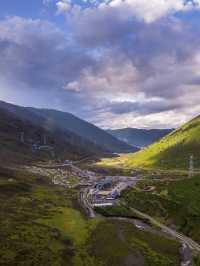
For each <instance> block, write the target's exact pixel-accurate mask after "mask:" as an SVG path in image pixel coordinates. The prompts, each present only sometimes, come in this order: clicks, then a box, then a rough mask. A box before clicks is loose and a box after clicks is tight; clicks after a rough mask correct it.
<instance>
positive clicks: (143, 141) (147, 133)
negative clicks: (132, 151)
mask: <svg viewBox="0 0 200 266" xmlns="http://www.w3.org/2000/svg"><path fill="white" fill-rule="evenodd" d="M172 130H173V129H150V130H147V129H137V128H123V129H116V130H107V132H108V133H110V134H111V135H112V136H114V137H116V138H118V139H119V140H121V141H124V142H126V143H128V144H129V145H132V146H135V147H139V148H143V147H146V146H148V145H150V144H152V143H153V142H155V141H157V140H159V139H161V138H162V137H164V136H165V135H167V134H169V133H170V132H171V131H172Z"/></svg>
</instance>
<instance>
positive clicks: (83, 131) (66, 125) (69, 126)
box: [0, 101, 138, 153]
mask: <svg viewBox="0 0 200 266" xmlns="http://www.w3.org/2000/svg"><path fill="white" fill-rule="evenodd" d="M0 107H1V108H3V109H4V110H7V111H9V112H11V113H14V114H15V116H17V117H18V118H20V119H25V120H27V121H29V122H31V123H32V124H34V125H37V126H42V127H44V128H45V129H46V130H48V131H51V132H52V131H53V132H54V131H55V130H59V131H62V132H63V133H64V134H65V133H66V134H69V133H70V134H72V135H73V134H75V135H76V136H79V137H80V138H81V139H82V141H83V142H84V141H85V142H86V143H88V144H89V143H90V145H88V147H91V146H97V147H98V148H100V149H101V150H104V151H106V152H111V153H112V152H117V153H120V152H134V151H137V150H138V149H137V148H135V147H131V146H130V145H128V144H127V143H124V142H122V141H120V140H118V139H116V138H115V137H113V136H111V135H110V134H109V133H107V132H106V131H104V130H102V129H100V128H98V127H96V126H94V125H92V124H90V123H88V122H86V121H84V120H81V119H79V118H77V117H75V116H74V115H72V114H70V113H66V112H61V111H56V110H47V109H36V108H26V107H21V106H16V105H12V104H8V103H5V102H1V101H0ZM75 143H76V144H78V143H77V142H75Z"/></svg>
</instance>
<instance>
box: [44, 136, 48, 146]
mask: <svg viewBox="0 0 200 266" xmlns="http://www.w3.org/2000/svg"><path fill="white" fill-rule="evenodd" d="M43 140H44V146H46V145H47V137H46V135H44V139H43Z"/></svg>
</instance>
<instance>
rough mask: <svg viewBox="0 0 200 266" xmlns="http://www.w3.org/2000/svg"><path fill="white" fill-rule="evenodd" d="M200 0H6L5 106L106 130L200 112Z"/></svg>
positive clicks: (2, 32)
mask: <svg viewBox="0 0 200 266" xmlns="http://www.w3.org/2000/svg"><path fill="white" fill-rule="evenodd" d="M199 25H200V0H190V1H189V0H29V1H27V0H1V1H0V100H3V101H7V102H11V103H15V104H18V105H23V106H35V107H42V108H53V109H58V110H62V111H66V112H70V113H73V114H75V115H77V116H78V117H80V118H82V119H85V120H87V121H89V122H91V123H94V124H95V125H97V126H100V127H102V128H113V129H114V128H124V127H137V128H171V127H178V126H179V125H181V124H182V123H184V122H186V121H188V120H189V119H191V118H193V117H195V116H197V115H199V114H200V104H199V103H200V27H199Z"/></svg>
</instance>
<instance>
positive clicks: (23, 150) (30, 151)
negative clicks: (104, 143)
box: [0, 108, 103, 164]
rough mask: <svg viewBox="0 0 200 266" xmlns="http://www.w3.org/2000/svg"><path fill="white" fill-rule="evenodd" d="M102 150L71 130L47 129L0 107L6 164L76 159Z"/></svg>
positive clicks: (1, 153)
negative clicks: (52, 159)
mask: <svg viewBox="0 0 200 266" xmlns="http://www.w3.org/2000/svg"><path fill="white" fill-rule="evenodd" d="M102 152H103V151H102V150H101V148H100V147H97V146H95V145H93V144H92V143H90V142H89V141H83V140H82V139H81V138H80V137H79V136H76V135H75V134H72V133H70V132H69V133H67V132H65V134H64V133H63V132H62V131H59V130H57V129H54V130H48V129H47V128H45V127H41V126H39V125H36V124H34V123H31V122H30V121H28V120H25V119H19V118H18V117H17V116H16V115H15V114H14V113H11V112H9V111H6V110H4V109H1V108H0V159H1V162H3V163H4V164H5V163H6V164H9V163H19V162H22V163H27V162H32V161H34V160H46V159H51V158H54V159H55V158H62V157H63V158H71V159H77V158H80V157H81V156H88V155H94V154H100V153H102Z"/></svg>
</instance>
